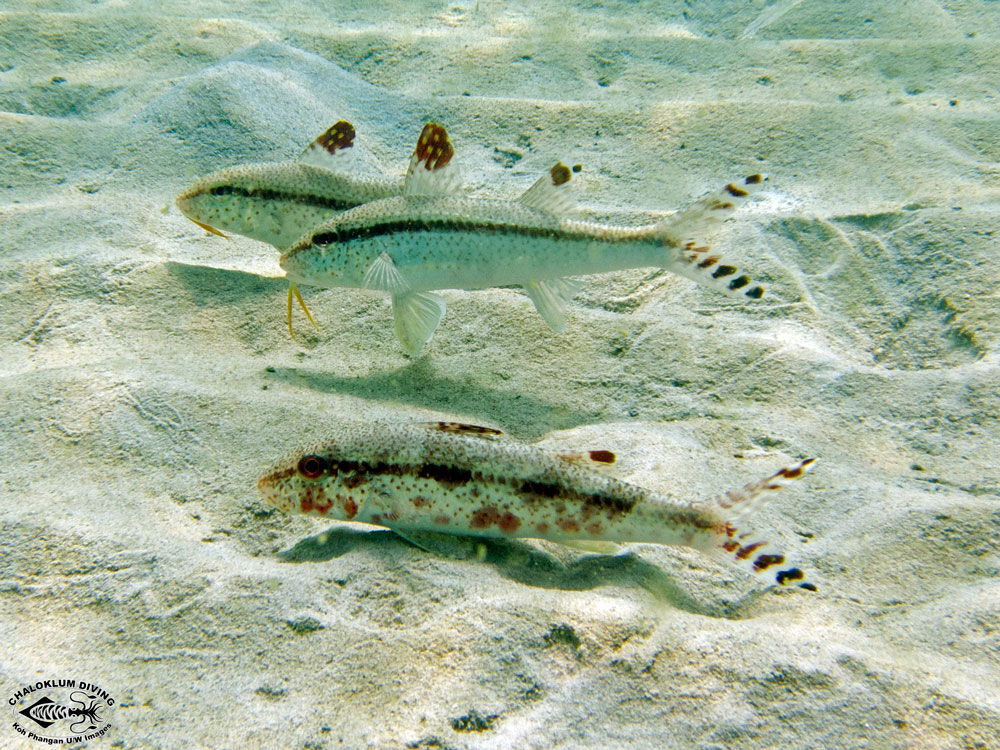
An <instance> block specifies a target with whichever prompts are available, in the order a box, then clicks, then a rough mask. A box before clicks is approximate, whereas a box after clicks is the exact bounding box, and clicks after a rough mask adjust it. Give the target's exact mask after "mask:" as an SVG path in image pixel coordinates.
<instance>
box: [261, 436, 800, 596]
mask: <svg viewBox="0 0 1000 750" xmlns="http://www.w3.org/2000/svg"><path fill="white" fill-rule="evenodd" d="M814 460H815V459H812V458H807V459H805V460H804V461H800V462H799V463H797V464H796V465H795V466H792V467H790V468H784V469H781V470H779V471H777V472H775V473H774V474H771V475H770V476H769V477H766V478H764V479H761V480H759V481H756V482H751V483H750V484H747V485H745V486H744V487H742V488H740V489H737V490H730V491H729V492H726V493H725V494H722V495H719V496H718V497H714V498H711V499H708V500H703V501H700V502H691V503H684V502H680V501H678V500H676V499H674V498H672V497H668V496H666V495H664V494H660V493H656V492H653V491H650V490H647V489H644V488H642V487H638V486H636V485H632V484H628V483H626V482H622V481H619V480H617V479H614V478H612V477H610V476H607V474H605V473H601V472H599V471H597V470H596V467H606V466H607V465H608V464H612V463H614V461H615V454H614V453H612V452H611V451H607V450H590V451H581V452H572V453H567V452H564V451H563V452H561V451H550V450H544V449H542V448H539V447H537V446H533V445H525V444H522V443H518V442H515V441H513V440H509V439H505V438H503V437H502V434H501V433H500V431H499V430H495V429H493V428H490V427H478V426H475V425H465V424H459V423H455V422H431V423H427V424H415V425H377V424H374V425H364V426H344V427H342V428H341V429H339V430H338V431H337V433H336V435H335V437H334V438H333V439H332V440H330V441H329V442H327V443H324V444H322V445H319V446H316V447H314V448H311V449H309V450H306V451H302V452H298V453H295V454H292V455H291V456H289V457H288V458H286V459H285V460H284V461H282V462H281V463H279V464H278V465H277V466H275V467H274V468H273V469H271V470H270V471H268V472H267V473H266V474H264V476H262V477H261V478H260V480H259V481H258V482H257V487H258V489H259V490H260V491H261V493H262V494H263V496H264V498H265V500H267V502H269V503H271V504H272V505H275V506H277V507H278V508H281V509H282V510H284V511H288V512H298V513H306V514H311V515H317V516H321V517H323V518H333V519H337V520H342V521H359V522H362V523H369V524H375V525H377V526H384V527H386V528H389V529H392V530H393V531H395V532H396V533H398V534H399V535H400V536H403V537H404V538H406V539H410V540H411V541H413V542H414V543H415V544H416V545H417V546H421V547H422V546H424V545H423V544H422V538H423V537H425V536H426V535H428V534H441V533H444V534H454V535H462V536H472V537H493V538H500V539H509V538H514V537H536V538H541V539H550V540H553V541H556V542H563V543H574V542H575V543H579V542H586V541H593V540H596V541H604V542H647V543H654V544H670V545H682V546H686V547H693V548H695V549H698V550H701V551H702V552H704V553H707V554H709V555H712V556H714V557H716V558H720V559H721V558H725V559H726V560H728V561H729V562H731V563H735V564H737V565H739V566H741V567H742V568H744V569H745V570H747V571H749V572H750V573H752V574H754V575H755V576H757V577H758V578H764V579H768V581H769V584H770V582H773V583H776V584H780V585H785V584H797V585H798V586H800V587H802V588H804V589H808V590H810V591H815V590H816V587H815V586H814V585H813V584H812V583H810V582H808V581H806V580H805V575H804V574H803V572H802V570H800V569H799V568H797V567H794V566H791V565H789V564H788V563H787V562H786V559H785V555H784V553H783V552H782V551H781V550H780V549H778V548H776V547H775V546H774V545H772V544H771V543H770V542H769V541H768V540H767V539H766V538H765V537H763V536H760V535H758V534H755V533H753V532H752V531H750V530H749V529H748V526H747V524H748V523H749V522H750V520H751V519H752V516H753V515H754V511H755V510H756V509H757V508H758V507H759V506H760V505H761V504H762V503H763V502H764V501H765V500H766V499H767V498H768V497H769V496H770V492H771V490H776V489H778V488H779V487H782V486H783V485H784V484H786V483H787V482H788V481H791V480H794V479H798V478H799V477H801V476H802V475H803V474H804V473H805V472H806V471H808V470H809V469H810V468H811V467H812V465H813V463H814Z"/></svg>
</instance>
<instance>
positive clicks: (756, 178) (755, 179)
mask: <svg viewBox="0 0 1000 750" xmlns="http://www.w3.org/2000/svg"><path fill="white" fill-rule="evenodd" d="M763 181H764V175H761V174H752V175H750V176H749V177H747V178H746V179H745V180H743V184H744V185H759V184H760V183H762V182H763Z"/></svg>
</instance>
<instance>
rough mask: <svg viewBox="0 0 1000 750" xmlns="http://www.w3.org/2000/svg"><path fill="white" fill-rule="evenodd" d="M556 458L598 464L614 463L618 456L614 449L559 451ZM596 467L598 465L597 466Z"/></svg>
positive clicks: (576, 462) (571, 461) (585, 463)
mask: <svg viewBox="0 0 1000 750" xmlns="http://www.w3.org/2000/svg"><path fill="white" fill-rule="evenodd" d="M556 458H560V459H562V460H563V461H568V462H569V463H574V464H584V465H587V464H589V463H591V462H594V463H598V464H613V463H614V462H615V461H617V460H618V457H617V456H616V455H615V454H614V453H613V452H612V451H606V450H596V451H569V452H567V453H557V454H556ZM595 468H596V467H595Z"/></svg>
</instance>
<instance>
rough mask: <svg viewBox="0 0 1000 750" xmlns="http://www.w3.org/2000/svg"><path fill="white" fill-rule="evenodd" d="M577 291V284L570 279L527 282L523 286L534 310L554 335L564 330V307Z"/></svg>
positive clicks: (578, 286)
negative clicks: (533, 305)
mask: <svg viewBox="0 0 1000 750" xmlns="http://www.w3.org/2000/svg"><path fill="white" fill-rule="evenodd" d="M579 290H580V285H579V283H578V282H576V281H572V280H570V279H545V280H543V281H529V282H528V283H527V284H525V285H524V291H525V292H527V294H528V296H529V297H530V298H531V301H532V302H534V303H535V309H536V310H538V313H539V315H541V316H542V317H543V318H544V319H545V322H546V323H548V324H549V328H551V329H552V330H553V331H555V332H556V333H562V332H563V331H565V330H566V305H567V304H568V303H569V301H570V300H571V299H573V297H574V296H575V295H576V293H577V292H578V291H579Z"/></svg>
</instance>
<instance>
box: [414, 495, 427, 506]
mask: <svg viewBox="0 0 1000 750" xmlns="http://www.w3.org/2000/svg"><path fill="white" fill-rule="evenodd" d="M410 502H411V503H413V507H414V508H423V507H424V506H425V505H430V504H431V501H430V500H428V499H427V498H426V497H424V496H423V495H417V496H416V497H411V498H410Z"/></svg>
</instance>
